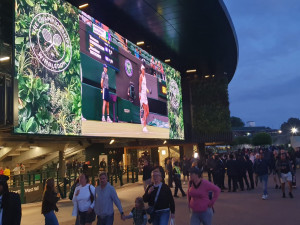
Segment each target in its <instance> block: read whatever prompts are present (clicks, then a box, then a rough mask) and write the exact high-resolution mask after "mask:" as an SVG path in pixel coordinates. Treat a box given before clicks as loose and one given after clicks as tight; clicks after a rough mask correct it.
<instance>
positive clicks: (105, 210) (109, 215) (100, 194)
mask: <svg viewBox="0 0 300 225" xmlns="http://www.w3.org/2000/svg"><path fill="white" fill-rule="evenodd" d="M99 180H100V186H98V187H96V189H95V207H94V211H95V213H96V215H97V225H113V223H114V208H113V203H115V205H116V206H117V208H118V209H119V212H120V214H121V219H122V220H125V215H124V212H123V209H122V205H121V202H120V199H119V197H118V195H117V192H116V190H115V188H114V187H113V186H111V185H110V183H109V182H108V181H107V174H106V173H105V172H101V173H100V174H99Z"/></svg>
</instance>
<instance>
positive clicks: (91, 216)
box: [79, 211, 96, 224]
mask: <svg viewBox="0 0 300 225" xmlns="http://www.w3.org/2000/svg"><path fill="white" fill-rule="evenodd" d="M79 217H80V224H86V223H92V222H94V221H95V219H96V214H95V212H94V211H92V212H91V213H88V212H87V211H86V212H79Z"/></svg>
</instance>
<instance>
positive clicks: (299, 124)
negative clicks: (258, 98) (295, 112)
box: [280, 118, 300, 134]
mask: <svg viewBox="0 0 300 225" xmlns="http://www.w3.org/2000/svg"><path fill="white" fill-rule="evenodd" d="M293 127H295V128H297V129H298V130H300V120H299V119H298V118H289V119H288V121H287V122H284V123H283V124H281V126H280V129H281V131H282V133H283V134H290V133H291V129H292V128H293Z"/></svg>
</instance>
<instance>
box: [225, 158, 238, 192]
mask: <svg viewBox="0 0 300 225" xmlns="http://www.w3.org/2000/svg"><path fill="white" fill-rule="evenodd" d="M226 166H227V176H228V192H231V190H232V189H231V183H233V192H236V188H237V173H238V171H237V170H238V168H237V162H236V160H234V157H233V155H232V154H230V155H229V160H228V161H227V163H226Z"/></svg>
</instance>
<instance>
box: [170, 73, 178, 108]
mask: <svg viewBox="0 0 300 225" xmlns="http://www.w3.org/2000/svg"><path fill="white" fill-rule="evenodd" d="M169 89H170V90H169V97H170V102H171V105H172V107H173V108H174V109H178V108H179V100H178V99H179V88H178V85H177V83H176V81H175V80H173V79H171V80H170V83H169Z"/></svg>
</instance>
